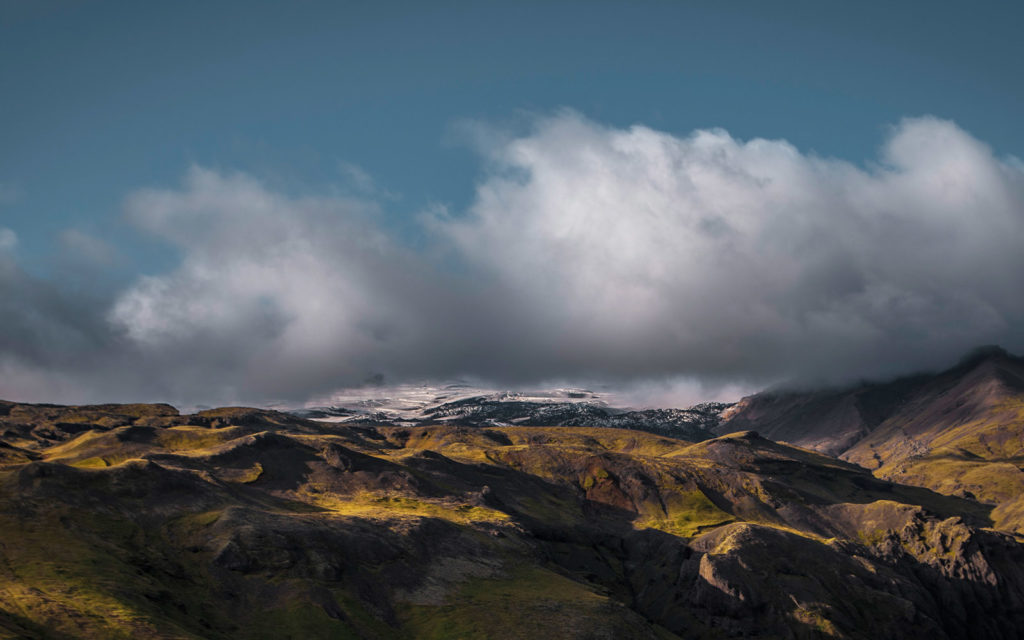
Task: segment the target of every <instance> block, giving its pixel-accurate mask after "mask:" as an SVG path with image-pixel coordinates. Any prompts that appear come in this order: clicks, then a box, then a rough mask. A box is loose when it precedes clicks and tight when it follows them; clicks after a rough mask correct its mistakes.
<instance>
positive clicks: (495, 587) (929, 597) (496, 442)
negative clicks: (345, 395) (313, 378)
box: [0, 350, 1024, 639]
mask: <svg viewBox="0 0 1024 640" xmlns="http://www.w3.org/2000/svg"><path fill="white" fill-rule="evenodd" d="M492 400H493V399H492ZM460 402H462V404H461V405H459V406H457V407H455V409H458V411H457V412H456V414H454V415H457V417H458V419H457V420H454V421H452V420H449V421H448V423H447V424H445V423H444V422H445V421H444V420H442V419H441V418H442V417H444V416H435V418H434V420H435V421H436V423H434V424H414V425H409V424H373V423H372V420H358V421H352V422H351V423H347V422H339V421H337V419H336V418H337V416H334V420H333V421H332V420H331V419H330V418H331V416H325V415H321V416H320V418H321V419H319V420H314V419H310V418H309V417H300V416H298V415H292V414H288V413H282V412H277V411H269V410H261V409H250V408H222V409H214V410H208V411H201V412H198V413H195V414H191V415H182V414H180V413H179V412H178V411H177V410H176V409H175V408H173V407H171V406H168V405H94V406H78V407H67V406H56V405H28V404H19V403H14V402H2V403H0V638H57V639H63V638H216V639H220V638H225V639H226V638H275V639H276V638H320V637H324V638H326V637H330V638H537V637H545V636H547V637H552V636H553V634H554V635H555V636H557V637H563V638H581V639H582V638H661V639H668V638H730V637H748V638H751V637H753V638H819V637H834V638H910V637H931V638H936V639H940V638H982V637H984V638H1018V637H1021V636H1022V635H1024V631H1022V629H1024V546H1022V544H1021V543H1022V541H1024V538H1021V537H1020V535H1021V533H1022V532H1024V519H1022V513H1024V507H1022V506H1021V503H1020V502H1019V500H1020V495H1021V493H1022V492H1021V490H1020V489H1021V488H1022V487H1024V480H1022V475H1021V471H1020V466H1018V465H1020V464H1021V461H1022V460H1024V451H1022V448H1024V416H1022V414H1021V413H1020V408H1021V407H1022V406H1024V365H1022V361H1021V360H1020V359H1018V358H1015V357H1013V356H1011V355H1009V354H1006V353H1004V352H1000V351H993V350H989V351H985V352H982V353H980V354H976V355H975V356H973V357H972V358H969V359H966V360H965V361H963V362H961V363H960V364H959V365H958V366H957V367H954V368H952V369H950V370H948V371H945V372H942V373H940V374H935V375H920V376H915V377H912V378H907V379H902V380H897V381H894V382H891V383H886V384H879V385H869V384H864V385H858V386H857V387H855V388H851V389H843V390H833V391H815V392H769V393H764V394H759V395H757V396H752V397H750V398H746V399H744V400H743V401H741V402H740V403H739V404H737V405H735V406H727V405H721V406H717V407H711V408H709V407H704V409H703V410H704V412H705V414H706V415H705V417H707V416H711V417H707V419H705V420H704V421H703V422H701V423H700V424H699V425H691V426H693V427H694V428H692V429H690V428H688V429H687V430H686V432H685V433H684V432H680V433H677V434H675V437H668V436H666V435H660V434H659V433H651V432H649V431H652V430H653V429H647V430H642V429H644V425H643V424H637V423H636V422H635V421H636V420H637V419H638V418H637V416H627V418H625V419H623V420H624V422H623V424H620V425H615V424H612V425H610V426H595V425H593V424H591V425H587V424H572V425H571V426H564V425H558V424H555V422H557V421H556V420H554V418H557V417H558V416H559V415H563V414H565V415H569V418H570V419H572V420H575V419H576V418H578V417H579V415H580V411H579V408H577V409H572V410H569V409H565V408H564V407H563V409H565V410H564V411H563V410H562V409H556V408H552V407H540V408H538V407H525V408H524V407H521V406H520V407H515V408H514V409H515V411H514V412H520V413H521V412H522V411H523V410H525V409H528V410H530V411H534V412H536V411H540V412H541V414H542V415H547V416H548V418H549V419H552V421H553V422H552V424H549V425H545V426H522V425H521V424H515V425H509V424H503V423H502V420H501V419H499V417H495V416H496V415H497V414H496V413H495V412H497V411H498V410H499V409H500V410H501V411H506V410H509V407H499V406H496V405H495V403H494V402H493V401H486V399H485V400H483V401H466V400H460ZM474 402H475V406H477V407H480V408H479V410H477V409H468V408H467V407H470V406H471V405H474ZM712 409H713V410H712ZM566 411H568V413H566ZM586 411H590V409H585V410H584V414H585V412H586ZM681 411H687V410H681ZM544 412H547V413H546V414H545V413H544ZM698 413H699V412H698ZM501 415H505V414H501ZM531 415H533V414H531ZM619 415H622V413H621V412H617V411H609V412H607V415H606V416H605V417H606V418H609V417H610V418H614V416H619ZM652 415H654V416H655V417H658V416H657V415H655V414H652ZM659 415H660V417H661V418H664V417H666V416H667V417H668V418H670V419H673V420H676V422H678V420H677V418H679V415H681V414H679V415H676V414H673V415H667V414H659ZM467 416H469V417H467ZM471 416H482V417H481V422H474V421H473V420H472V419H471ZM641 417H643V416H641ZM647 417H648V418H650V417H651V416H647ZM324 418H327V419H324ZM652 419H653V418H652ZM484 420H486V423H484V422H483V421H484ZM631 420H632V421H634V422H629V421H631ZM523 421H524V420H520V422H523ZM428 422H429V420H428ZM526 422H529V421H528V420H527V421H526ZM584 422H585V421H584ZM598 424H600V422H598ZM617 426H631V427H633V428H631V429H622V428H616V427H617ZM712 432H713V433H712ZM716 434H717V435H716ZM687 436H688V437H689V439H686V437H687ZM777 440H778V441H777ZM780 441H788V442H789V443H791V444H785V443H783V442H780Z"/></svg>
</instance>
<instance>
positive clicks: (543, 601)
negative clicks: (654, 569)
mask: <svg viewBox="0 0 1024 640" xmlns="http://www.w3.org/2000/svg"><path fill="white" fill-rule="evenodd" d="M400 616H401V618H402V621H403V623H404V626H405V627H406V628H407V629H408V631H409V632H410V634H411V635H412V637H415V638H423V639H424V640H428V639H437V640H447V639H448V638H466V639H474V638H476V639H480V640H487V639H490V638H508V639H510V640H513V639H522V640H532V639H533V638H541V637H545V636H549V635H551V634H552V633H557V635H558V637H562V638H597V637H607V638H664V639H665V640H669V639H671V638H677V637H678V636H676V635H675V634H672V633H671V632H669V631H667V630H665V629H663V628H659V627H657V626H656V625H653V624H651V623H650V622H649V621H647V620H645V619H643V618H642V617H641V616H640V615H638V614H636V613H635V612H632V611H629V610H628V609H626V608H625V607H624V606H623V605H622V604H620V603H618V602H616V601H614V600H612V599H610V598H609V597H608V596H607V595H604V594H601V593H599V592H597V591H595V590H594V588H593V587H588V586H586V585H584V584H581V583H579V582H577V581H574V580H571V579H569V578H567V577H565V576H562V575H560V574H558V573H557V572H555V571H552V570H551V569H548V568H545V567H539V566H535V567H523V568H517V569H514V570H513V571H511V572H510V573H509V574H507V575H505V576H502V577H498V578H477V579H473V580H470V581H468V582H467V583H466V584H464V585H463V586H462V588H461V589H459V590H458V591H457V592H456V593H454V594H452V595H451V596H450V597H449V598H448V600H447V601H446V602H445V603H444V604H442V605H440V606H431V607H428V606H415V605H410V606H408V607H406V608H405V609H404V610H403V611H402V612H401V613H400Z"/></svg>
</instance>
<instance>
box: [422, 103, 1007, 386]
mask: <svg viewBox="0 0 1024 640" xmlns="http://www.w3.org/2000/svg"><path fill="white" fill-rule="evenodd" d="M492 137H493V139H495V140H498V141H499V142H498V144H495V145H493V146H491V147H490V148H489V149H488V158H487V159H488V161H489V166H491V167H493V172H492V173H491V175H489V176H488V177H487V179H486V180H484V181H483V182H482V184H481V185H480V187H479V190H478V193H477V198H476V202H475V204H474V205H473V206H472V207H471V209H470V210H469V212H468V213H467V214H466V215H464V216H462V217H456V218H438V219H437V220H436V227H437V229H438V230H439V232H440V233H441V234H442V236H443V237H445V238H446V239H447V240H448V241H450V242H451V243H453V244H454V245H455V247H456V248H457V252H458V254H459V255H460V256H461V257H462V258H463V259H464V260H465V261H466V263H467V264H468V265H469V268H470V269H471V270H473V271H474V272H477V273H479V274H481V277H485V278H487V279H489V280H490V281H492V282H493V283H494V290H495V291H500V292H501V293H500V297H501V298H502V300H501V301H500V302H499V304H504V305H506V307H507V308H508V309H509V310H510V312H512V313H515V310H522V313H515V316H516V317H517V320H519V321H521V322H523V323H525V324H526V326H528V327H530V330H529V332H528V333H529V335H530V338H529V341H528V343H527V345H524V346H527V348H524V349H522V350H521V351H520V353H522V355H523V357H524V358H529V359H531V360H533V361H534V362H535V363H536V364H537V366H538V371H537V374H542V373H543V371H544V370H545V369H548V370H551V371H558V372H559V373H563V374H569V373H572V372H573V370H576V371H577V372H583V371H595V372H603V373H605V374H609V375H620V376H660V375H665V374H684V375H693V376H696V377H699V378H706V379H715V378H720V379H726V380H728V379H748V380H757V381H769V380H773V379H774V380H778V379H783V378H796V379H803V380H841V379H850V378H853V377H858V376H879V375H888V374H891V373H897V372H902V371H907V370H912V369H914V368H917V367H931V366H941V365H942V364H944V363H947V362H949V361H950V359H951V358H955V357H956V356H957V355H958V354H959V353H962V352H963V351H964V350H965V349H968V348H970V347H971V346H973V345H977V344H980V343H987V342H1001V343H1004V344H1006V345H1007V346H1009V347H1011V348H1015V349H1020V348H1021V347H1022V346H1024V336H1022V333H1024V329H1022V328H1021V327H1024V325H1022V322H1021V321H1022V320H1024V297H1022V296H1021V295H1020V294H1019V286H1020V277H1021V274H1024V252H1021V251H1019V249H1018V247H1020V246H1021V243H1022V241H1024V172H1022V171H1021V167H1020V164H1019V162H1014V161H1003V160H1000V159H997V158H996V157H994V156H993V154H992V152H991V150H990V149H989V148H987V147H986V146H985V145H984V144H982V143H980V142H979V141H977V140H975V139H974V138H972V137H971V136H970V135H969V134H967V133H965V132H964V131H963V130H961V129H959V128H958V127H957V126H956V125H954V124H953V123H951V122H948V121H943V120H939V119H935V118H928V117H926V118H917V119H908V120H905V121H903V122H901V123H900V124H899V125H897V126H895V127H894V128H893V129H892V130H891V132H890V135H889V138H888V140H887V141H886V142H885V144H884V146H883V148H882V150H881V155H880V162H879V163H878V164H877V165H876V166H872V167H869V168H868V169H862V168H859V167H857V166H854V165H852V164H850V163H847V162H843V161H838V160H832V159H824V158H818V157H815V156H813V155H808V154H803V153H801V152H800V151H798V150H797V149H795V148H794V147H793V146H792V145H790V144H788V143H786V142H785V141H777V140H763V139H754V140H750V141H746V142H743V141H739V140H736V139H734V138H732V137H731V136H730V135H729V134H728V133H727V132H725V131H723V130H708V131H696V132H694V133H692V134H691V135H690V136H688V137H685V138H679V137H675V136H672V135H670V134H666V133H661V132H658V131H654V130H651V129H649V128H646V127H642V126H635V127H631V128H629V129H611V128H607V127H603V126H601V125H598V124H596V123H594V122H591V121H589V120H587V119H585V118H583V117H581V116H579V115H577V114H575V113H572V112H565V113H562V114H559V115H557V116H555V117H551V118H544V119H540V120H538V121H537V122H536V123H535V126H534V128H533V129H532V131H530V132H529V134H528V135H525V136H519V137H514V138H511V139H507V141H503V137H502V136H492Z"/></svg>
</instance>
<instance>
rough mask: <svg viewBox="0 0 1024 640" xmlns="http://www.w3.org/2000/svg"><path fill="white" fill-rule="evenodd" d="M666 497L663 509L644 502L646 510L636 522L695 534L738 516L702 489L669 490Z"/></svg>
mask: <svg viewBox="0 0 1024 640" xmlns="http://www.w3.org/2000/svg"><path fill="white" fill-rule="evenodd" d="M663 500H664V503H665V508H664V510H662V509H661V508H660V507H658V508H656V509H652V508H650V507H649V506H646V505H645V508H644V509H643V513H641V514H640V517H639V518H637V519H636V520H635V521H634V523H633V525H634V526H635V527H637V528H640V529H658V530H659V531H664V532H665V533H671V534H672V535H675V536H680V537H683V538H692V537H693V536H695V535H697V534H698V533H700V532H701V531H702V530H704V529H709V528H712V527H717V526H720V525H723V524H728V523H730V522H733V521H735V520H736V518H735V517H733V516H732V515H731V514H729V513H727V512H725V511H722V510H721V509H719V508H718V507H717V506H715V504H714V503H713V502H711V500H709V499H708V497H707V496H706V495H704V492H702V491H700V490H699V489H696V490H694V491H679V492H673V493H669V494H667V495H666V496H664V498H663Z"/></svg>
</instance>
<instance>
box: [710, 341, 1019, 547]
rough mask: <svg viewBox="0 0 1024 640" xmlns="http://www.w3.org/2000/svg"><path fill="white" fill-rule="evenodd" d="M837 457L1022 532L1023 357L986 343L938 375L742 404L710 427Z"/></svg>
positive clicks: (749, 400)
mask: <svg viewBox="0 0 1024 640" xmlns="http://www.w3.org/2000/svg"><path fill="white" fill-rule="evenodd" d="M755 426H756V428H757V429H758V431H759V432H760V433H762V434H763V435H765V436H766V437H769V438H772V439H776V440H782V441H786V442H790V443H792V444H795V445H798V446H802V447H807V448H810V449H815V450H817V451H821V452H823V453H827V454H830V455H835V456H838V457H840V458H842V459H843V460H847V461H849V462H853V463H856V464H858V465H861V466H864V467H866V468H868V469H872V470H873V471H874V474H875V475H876V476H878V477H880V478H885V479H889V480H894V481H898V482H902V483H907V484H914V485H918V486H923V487H928V488H931V489H934V490H936V491H939V492H942V493H946V494H955V495H960V496H966V497H969V498H976V499H978V500H980V501H982V502H984V503H986V504H990V505H995V506H997V508H996V509H995V511H994V512H993V517H994V519H995V522H996V523H997V524H998V525H999V526H1000V527H1002V528H1005V529H1008V530H1013V531H1017V532H1021V533H1024V499H1022V496H1024V471H1022V470H1021V469H1022V467H1024V359H1022V358H1019V357H1016V356H1013V355H1011V354H1009V353H1007V352H1006V351H1004V350H1002V349H999V348H995V347H988V348H983V349H979V350H977V351H976V352H974V353H972V354H970V355H969V356H967V357H965V358H964V359H963V360H962V361H961V362H960V363H958V364H957V365H956V366H954V367H952V368H950V369H948V370H946V371H943V372H941V373H938V374H934V375H924V374H922V375H916V376H911V377H907V378H901V379H898V380H894V381H891V382H887V383H881V384H862V385H858V386H856V387H853V388H849V389H841V390H828V391H815V392H807V393H802V392H767V393H760V394H757V395H754V396H751V397H748V398H744V399H743V400H742V401H740V402H739V403H738V404H737V405H736V406H734V407H732V408H730V409H729V410H728V411H727V412H726V414H725V415H724V416H723V420H722V421H721V423H720V424H719V425H717V426H716V427H713V430H715V431H717V432H719V433H722V432H726V431H733V430H736V429H745V428H753V427H755Z"/></svg>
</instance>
